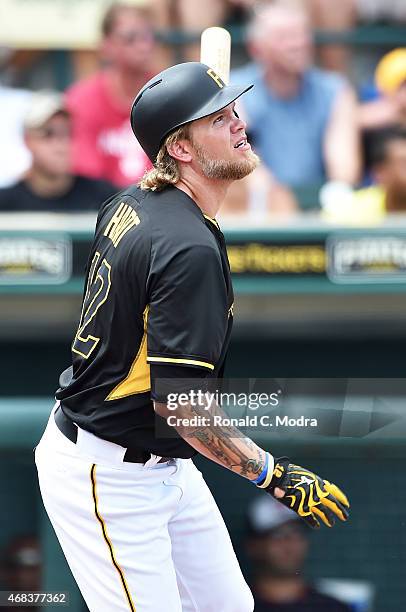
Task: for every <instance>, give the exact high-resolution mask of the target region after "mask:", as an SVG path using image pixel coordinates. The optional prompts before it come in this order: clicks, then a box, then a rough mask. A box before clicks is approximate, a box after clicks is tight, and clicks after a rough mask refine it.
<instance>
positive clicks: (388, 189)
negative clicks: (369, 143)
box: [353, 127, 406, 223]
mask: <svg viewBox="0 0 406 612" xmlns="http://www.w3.org/2000/svg"><path fill="white" fill-rule="evenodd" d="M372 160H373V163H372V176H373V178H374V180H375V183H376V184H375V185H373V186H371V187H366V188H364V189H359V190H358V191H355V192H354V205H353V208H354V212H353V214H354V216H355V217H356V218H357V219H359V220H360V221H361V222H365V223H374V222H380V221H382V220H383V219H384V217H385V216H386V214H387V213H398V212H402V213H406V127H393V128H388V129H387V130H385V131H382V132H381V134H380V138H379V139H377V140H376V142H375V146H374V150H373V151H372Z"/></svg>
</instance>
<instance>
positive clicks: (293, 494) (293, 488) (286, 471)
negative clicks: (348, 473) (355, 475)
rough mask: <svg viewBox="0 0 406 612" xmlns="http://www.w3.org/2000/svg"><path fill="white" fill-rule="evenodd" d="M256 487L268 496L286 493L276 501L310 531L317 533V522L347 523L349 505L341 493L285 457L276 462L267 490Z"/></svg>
mask: <svg viewBox="0 0 406 612" xmlns="http://www.w3.org/2000/svg"><path fill="white" fill-rule="evenodd" d="M257 486H259V487H260V488H264V489H265V490H266V491H267V492H268V493H271V495H274V491H275V488H276V487H278V488H279V489H282V490H283V491H285V496H284V497H282V498H276V497H275V499H277V500H278V501H279V502H280V503H281V504H283V505H284V506H286V507H287V508H290V509H291V510H293V511H294V512H296V513H297V514H298V515H299V516H300V517H301V518H302V519H303V520H304V521H305V522H306V523H307V524H308V525H309V526H310V527H312V528H313V529H319V527H320V523H319V520H318V519H321V520H322V521H323V523H324V524H325V525H327V527H332V526H333V525H334V523H335V518H336V517H338V518H339V519H340V520H341V521H346V520H347V519H348V515H349V514H348V508H349V507H350V504H349V502H348V499H347V497H346V496H345V495H344V493H343V492H342V491H341V489H339V488H338V487H337V486H336V485H335V484H332V483H330V482H329V481H328V480H323V478H320V476H317V474H314V473H313V472H311V471H310V470H308V469H306V468H303V467H301V466H300V465H295V464H293V463H290V462H289V459H288V458H287V457H281V458H280V459H277V460H276V461H275V466H274V470H273V475H272V480H271V482H270V484H269V485H268V486H266V487H261V484H258V485H257Z"/></svg>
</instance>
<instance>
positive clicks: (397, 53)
mask: <svg viewBox="0 0 406 612" xmlns="http://www.w3.org/2000/svg"><path fill="white" fill-rule="evenodd" d="M374 76H375V78H374V81H375V82H374V86H373V87H371V88H368V89H367V90H366V91H364V92H363V98H364V101H363V103H362V104H361V105H360V108H359V125H360V127H361V129H362V130H363V141H364V142H363V144H364V149H365V163H366V167H367V170H368V171H370V170H371V169H372V165H373V163H374V151H375V150H376V148H377V147H378V148H379V147H380V146H381V145H380V142H381V139H382V136H384V135H385V130H387V129H388V128H394V127H402V128H405V127H406V47H399V48H398V49H394V50H393V51H390V52H389V53H386V54H385V55H384V56H383V57H382V59H381V60H380V62H379V63H378V65H377V67H376V70H375V75H374Z"/></svg>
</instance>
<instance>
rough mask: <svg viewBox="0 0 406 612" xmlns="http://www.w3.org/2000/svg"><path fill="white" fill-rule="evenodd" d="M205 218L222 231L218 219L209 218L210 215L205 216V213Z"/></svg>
mask: <svg viewBox="0 0 406 612" xmlns="http://www.w3.org/2000/svg"><path fill="white" fill-rule="evenodd" d="M203 217H204V218H205V219H207V220H208V221H211V222H212V223H213V225H215V226H216V227H217V229H218V230H219V229H220V226H219V224H218V223H217V221H216V219H212V217H209V216H208V215H205V214H204V213H203Z"/></svg>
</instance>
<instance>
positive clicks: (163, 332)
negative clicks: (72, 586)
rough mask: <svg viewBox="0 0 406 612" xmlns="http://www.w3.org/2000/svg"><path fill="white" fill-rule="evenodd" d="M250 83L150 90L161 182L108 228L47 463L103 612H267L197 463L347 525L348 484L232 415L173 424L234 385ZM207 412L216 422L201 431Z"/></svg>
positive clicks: (148, 137)
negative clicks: (232, 236) (230, 218)
mask: <svg viewBox="0 0 406 612" xmlns="http://www.w3.org/2000/svg"><path fill="white" fill-rule="evenodd" d="M250 87H251V86H247V87H242V86H226V85H225V84H224V82H223V81H222V80H221V78H220V77H219V76H218V75H217V74H216V73H215V72H214V71H213V70H212V69H210V68H208V66H206V65H204V64H201V63H197V62H190V63H185V64H179V65H177V66H174V67H171V68H169V69H167V70H165V71H163V72H161V73H160V74H158V75H157V76H156V77H154V78H153V79H152V80H151V81H149V82H148V83H147V84H146V85H145V86H144V87H143V88H142V90H141V91H140V93H139V94H138V96H137V97H136V99H135V101H134V104H133V108H132V113H131V124H132V128H133V131H134V133H135V135H136V137H137V138H138V140H139V142H140V143H141V145H142V146H143V148H144V150H145V151H146V153H147V155H148V156H149V158H150V159H151V161H152V162H153V163H154V168H153V169H152V170H151V171H150V172H149V173H148V174H147V175H145V176H144V178H143V179H142V181H141V183H140V186H139V187H136V186H133V187H130V188H128V189H126V190H124V191H122V192H121V193H120V194H118V195H117V196H115V197H113V198H112V199H110V200H108V201H107V202H106V203H105V204H104V205H103V206H102V208H101V210H100V213H99V215H98V219H97V226H96V233H95V238H94V242H93V246H92V250H91V254H90V258H89V263H88V269H87V275H86V287H85V291H84V296H83V306H82V313H81V318H80V323H79V327H78V330H77V333H76V336H75V338H74V340H73V344H72V366H71V367H70V368H68V370H66V371H65V372H63V373H62V375H61V378H60V388H59V389H58V391H57V393H56V398H57V403H56V405H55V407H54V409H53V411H52V413H51V416H50V419H49V422H48V425H47V428H46V430H45V433H44V435H43V437H42V439H41V441H40V443H39V445H38V447H37V449H36V463H37V468H38V475H39V483H40V489H41V493H42V499H43V502H44V505H45V508H46V511H47V513H48V515H49V518H50V520H51V522H52V525H53V527H54V529H55V532H56V535H57V537H58V539H59V542H60V544H61V547H62V549H63V551H64V554H65V556H66V559H67V561H68V563H69V566H70V568H71V570H72V572H73V575H74V577H75V579H76V581H77V583H78V585H79V588H80V590H81V592H82V594H83V597H84V599H85V600H86V603H87V605H88V607H89V609H90V610H91V612H113V611H117V612H120V611H123V612H124V611H128V610H130V611H135V610H136V611H137V612H180V611H183V612H192V611H199V612H251V611H252V610H253V599H252V595H251V592H250V590H249V588H248V586H247V584H246V583H245V580H244V578H243V576H242V573H241V570H240V568H239V565H238V562H237V559H236V556H235V553H234V551H233V548H232V545H231V542H230V538H229V535H228V532H227V529H226V527H225V525H224V522H223V520H222V517H221V515H220V512H219V510H218V508H217V506H216V504H215V502H214V500H213V498H212V495H211V493H210V492H209V490H208V488H207V485H206V484H205V482H204V480H203V478H202V475H201V473H200V472H199V471H198V470H197V468H196V467H195V465H194V463H193V462H192V460H191V457H193V456H194V455H195V454H196V453H197V452H199V453H201V454H203V455H205V456H206V457H208V458H209V459H212V460H213V461H216V462H217V463H219V464H220V465H221V466H223V467H226V468H228V469H229V470H231V471H233V472H235V473H236V474H239V475H240V476H242V477H244V478H246V479H248V480H250V481H251V482H252V483H253V484H254V485H256V486H258V487H261V488H262V489H264V491H265V492H267V493H269V494H271V495H273V496H275V497H276V498H278V499H279V501H280V502H281V503H283V504H285V505H286V506H288V507H290V508H292V509H293V510H294V511H296V512H297V513H298V514H299V515H300V516H301V517H303V519H304V520H305V521H306V522H307V523H309V524H310V525H311V526H313V527H317V526H319V520H321V521H323V522H324V523H325V524H326V525H328V526H332V525H333V523H334V517H335V516H337V517H338V518H340V519H341V520H346V519H347V516H348V512H347V507H348V501H347V499H346V497H345V495H344V494H343V493H342V492H341V491H340V489H338V487H336V486H335V485H333V484H330V483H329V482H328V481H326V480H323V479H322V478H320V477H319V476H317V475H315V474H313V473H312V472H311V471H309V470H307V469H304V468H301V467H300V466H297V465H294V464H292V463H290V461H289V460H288V459H287V458H281V459H278V460H274V458H273V456H272V455H271V453H269V452H265V451H264V450H263V449H262V448H260V447H259V446H257V445H256V444H255V443H254V442H253V441H252V440H250V439H249V438H247V437H244V436H243V435H242V434H241V433H240V432H239V431H238V430H237V429H234V428H232V427H224V428H222V427H221V426H220V427H218V426H217V427H214V426H213V415H214V414H215V413H217V414H221V412H220V411H221V408H220V407H218V406H215V407H212V408H211V409H210V411H207V410H206V409H207V405H205V401H204V399H202V401H201V403H199V405H197V406H196V405H192V404H191V403H187V402H186V404H184V405H182V407H179V411H178V416H181V417H182V419H179V421H181V423H180V424H178V425H175V426H174V427H172V426H170V425H169V424H168V422H167V418H168V415H169V414H173V412H172V411H170V410H169V408H168V405H169V403H167V401H166V398H167V395H168V393H169V392H171V393H172V392H173V391H174V389H175V390H182V391H185V390H187V388H188V380H192V379H193V380H194V381H195V380H196V379H198V381H202V385H204V384H205V381H207V380H209V379H210V377H219V376H221V373H222V368H223V364H224V360H225V356H226V353H227V347H228V343H229V339H230V332H231V326H232V307H233V290H232V284H231V276H230V268H229V264H228V260H227V253H226V248H225V243H224V237H223V234H222V233H221V231H220V228H219V226H218V224H217V222H216V220H215V215H216V213H217V211H218V209H219V207H220V205H221V201H222V198H223V197H224V195H225V192H226V190H227V187H228V186H229V185H230V183H231V182H232V181H234V180H237V179H240V178H243V177H244V176H246V175H247V174H249V173H250V172H251V171H252V170H253V169H254V168H255V167H256V165H257V163H258V158H257V157H256V155H255V154H254V153H253V152H252V151H251V148H250V145H249V143H248V142H247V137H246V134H245V124H244V122H243V121H242V120H241V119H239V117H238V115H237V113H236V111H235V107H234V105H235V100H236V99H237V98H239V97H240V96H241V95H242V94H243V93H244V92H246V91H248V89H250ZM190 384H191V383H190ZM203 397H204V396H203ZM193 415H194V416H202V415H203V416H204V417H205V418H206V419H207V420H205V421H204V424H201V425H199V426H196V427H195V428H191V427H189V428H188V427H187V426H186V425H185V424H184V422H185V421H186V417H189V416H193ZM202 422H203V421H202ZM230 486H232V481H231V480H230Z"/></svg>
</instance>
